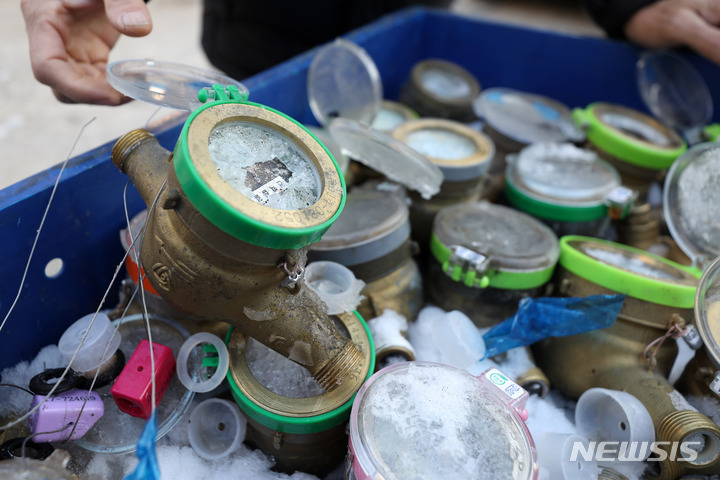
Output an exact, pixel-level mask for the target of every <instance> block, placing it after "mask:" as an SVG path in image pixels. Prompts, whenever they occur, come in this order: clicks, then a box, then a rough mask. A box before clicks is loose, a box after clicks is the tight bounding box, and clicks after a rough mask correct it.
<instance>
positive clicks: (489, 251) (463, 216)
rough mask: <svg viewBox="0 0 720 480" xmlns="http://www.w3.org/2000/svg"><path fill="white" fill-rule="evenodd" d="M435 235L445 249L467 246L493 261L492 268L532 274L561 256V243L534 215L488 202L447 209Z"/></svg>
mask: <svg viewBox="0 0 720 480" xmlns="http://www.w3.org/2000/svg"><path fill="white" fill-rule="evenodd" d="M433 233H434V234H435V235H436V236H437V238H438V240H440V242H442V243H443V244H444V245H445V246H447V247H450V246H452V245H458V246H463V247H465V248H468V249H470V250H472V251H474V252H477V253H480V254H482V255H485V256H486V257H488V258H489V259H490V268H493V269H497V270H503V271H515V272H528V271H535V270H544V269H547V268H549V267H552V266H553V265H555V263H556V262H557V259H558V256H559V252H560V251H559V246H558V239H557V236H556V235H555V233H553V231H552V230H551V229H550V228H549V227H547V226H546V225H545V224H543V223H542V222H540V221H539V220H536V219H535V218H533V217H531V216H530V215H528V214H526V213H523V212H520V211H518V210H514V209H512V208H508V207H503V206H501V205H495V204H491V203H487V202H477V203H465V204H458V205H454V206H452V207H448V208H444V209H443V210H441V211H440V212H439V213H438V214H437V216H436V217H435V222H434V223H433Z"/></svg>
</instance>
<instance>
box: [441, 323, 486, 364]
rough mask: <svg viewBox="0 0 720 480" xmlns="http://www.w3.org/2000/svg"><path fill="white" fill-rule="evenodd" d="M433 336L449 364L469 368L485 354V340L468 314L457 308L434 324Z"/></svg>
mask: <svg viewBox="0 0 720 480" xmlns="http://www.w3.org/2000/svg"><path fill="white" fill-rule="evenodd" d="M432 333H433V335H432V338H433V339H434V341H435V344H436V345H437V347H438V349H439V350H440V351H441V352H442V354H443V355H444V356H445V358H447V359H448V360H449V365H452V366H453V367H456V368H467V367H468V366H470V365H472V364H473V363H475V362H477V361H478V360H480V359H481V358H483V357H484V356H485V341H484V340H483V337H482V335H481V334H480V331H479V330H478V328H477V327H476V326H475V324H474V323H473V322H472V320H470V319H469V318H468V317H467V315H465V314H464V313H462V312H459V311H457V310H454V311H452V312H449V313H446V314H445V315H444V316H443V317H442V319H438V321H436V322H434V324H433V325H432Z"/></svg>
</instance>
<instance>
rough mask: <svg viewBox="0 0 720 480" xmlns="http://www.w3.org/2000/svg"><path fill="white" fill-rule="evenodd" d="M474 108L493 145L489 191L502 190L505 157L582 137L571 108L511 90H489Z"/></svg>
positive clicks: (476, 100) (576, 142) (485, 91)
mask: <svg viewBox="0 0 720 480" xmlns="http://www.w3.org/2000/svg"><path fill="white" fill-rule="evenodd" d="M473 108H474V109H475V113H476V114H477V116H478V117H480V118H481V119H482V120H483V132H484V133H485V134H486V135H487V136H488V137H490V138H491V139H492V141H493V143H494V144H495V158H494V160H493V163H492V165H491V166H490V171H489V174H490V179H491V180H492V181H491V183H490V186H489V189H490V192H495V193H494V195H496V194H497V192H498V191H500V190H502V189H503V187H504V185H503V183H504V182H503V175H504V173H505V168H506V160H505V157H506V156H507V155H509V154H511V153H517V152H519V151H520V150H522V149H523V148H525V147H527V146H529V145H532V144H533V143H538V142H557V143H565V142H569V143H574V144H579V143H581V142H583V141H585V134H584V133H583V132H582V131H581V130H580V129H579V128H577V126H575V124H574V123H573V121H572V118H571V113H570V109H569V108H568V107H566V106H565V105H563V104H562V103H560V102H558V101H556V100H553V99H551V98H548V97H545V96H542V95H536V94H533V93H529V92H521V91H518V90H513V89H510V88H488V89H486V90H483V92H482V93H481V94H480V95H479V96H478V97H477V98H476V99H475V101H474V103H473ZM490 198H492V197H490Z"/></svg>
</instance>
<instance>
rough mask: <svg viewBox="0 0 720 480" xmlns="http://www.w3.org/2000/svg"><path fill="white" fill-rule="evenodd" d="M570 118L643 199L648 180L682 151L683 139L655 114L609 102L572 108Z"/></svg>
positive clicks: (657, 178) (659, 177)
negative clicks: (659, 120) (654, 116)
mask: <svg viewBox="0 0 720 480" xmlns="http://www.w3.org/2000/svg"><path fill="white" fill-rule="evenodd" d="M573 118H574V119H575V121H576V122H577V124H578V125H579V126H580V127H581V128H583V129H584V130H585V133H586V135H587V140H588V145H589V146H590V147H592V148H594V149H595V150H597V151H598V153H599V154H600V156H601V157H602V158H604V159H605V160H607V161H608V162H610V163H611V164H612V165H613V166H614V167H615V168H617V170H618V172H619V173H620V176H621V177H622V183H623V185H625V186H626V187H628V188H631V189H633V190H635V191H637V192H638V193H639V194H640V198H641V199H642V200H644V199H645V196H646V195H647V192H648V189H649V188H650V184H652V183H653V182H656V181H662V178H663V176H664V174H665V171H666V170H667V169H668V168H669V167H670V165H672V163H673V162H674V161H675V159H676V158H678V157H679V156H680V155H682V154H683V152H685V150H686V148H687V145H686V143H685V141H684V140H683V139H682V138H681V137H680V136H679V135H678V134H677V133H676V132H675V131H673V130H671V129H670V128H668V127H666V126H665V125H663V124H661V123H660V122H658V121H657V120H655V119H654V118H652V117H650V116H648V115H645V114H644V113H641V112H638V111H636V110H633V109H631V108H627V107H623V106H621V105H615V104H612V103H602V102H597V103H592V104H590V105H588V106H587V108H585V109H584V110H582V109H575V111H573Z"/></svg>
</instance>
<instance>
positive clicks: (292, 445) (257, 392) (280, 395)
mask: <svg viewBox="0 0 720 480" xmlns="http://www.w3.org/2000/svg"><path fill="white" fill-rule="evenodd" d="M330 318H331V321H332V322H333V323H334V325H336V327H337V329H338V330H339V331H341V332H342V335H343V336H344V337H346V338H348V339H349V340H350V341H352V342H354V343H355V344H357V345H358V346H359V348H360V350H361V352H362V357H361V359H360V361H359V362H358V364H357V365H356V366H355V367H354V368H353V370H352V371H350V372H349V374H348V375H347V377H346V378H345V381H344V382H343V383H342V384H341V385H340V386H339V387H338V388H336V389H334V390H332V391H329V392H323V390H322V388H320V386H319V385H318V384H316V383H313V379H312V378H304V376H303V372H302V371H296V370H293V367H295V366H294V365H293V364H292V363H290V362H288V361H287V360H286V359H284V358H282V357H279V356H278V355H277V354H275V353H273V352H270V351H268V349H267V348H266V347H265V346H263V345H261V344H258V343H257V342H254V343H253V340H252V339H250V338H248V337H247V336H246V335H244V334H243V333H242V332H241V331H240V330H239V329H235V330H234V331H232V332H231V334H230V335H228V350H229V352H230V357H231V359H232V361H231V363H230V370H229V371H228V375H227V378H228V382H229V383H230V389H231V392H232V395H233V397H234V398H235V400H236V401H237V403H238V405H240V409H241V410H242V412H243V414H244V415H245V417H246V418H247V421H248V426H247V440H248V442H249V443H250V444H251V445H253V446H255V447H257V448H259V449H261V450H262V451H263V452H265V453H266V454H267V455H272V456H273V457H274V458H275V462H276V465H277V468H278V469H280V470H281V471H284V472H287V473H293V472H294V471H296V470H300V471H303V472H308V473H312V474H315V475H320V476H323V475H325V474H327V473H328V472H329V471H331V470H332V469H333V468H335V467H336V466H337V465H338V464H339V463H340V462H341V461H342V459H343V457H344V456H345V453H346V451H347V433H346V432H347V421H348V418H349V417H350V408H351V406H352V402H353V399H354V398H355V394H356V393H357V391H358V390H359V389H360V386H361V385H362V384H363V383H364V382H365V380H367V379H368V378H369V377H370V375H372V373H373V371H374V369H375V355H374V352H375V347H374V344H373V340H372V336H371V335H370V332H369V330H368V327H367V325H366V323H365V321H364V320H363V319H362V317H360V316H359V315H356V314H353V313H342V314H339V315H334V316H331V317H330ZM278 357H279V358H278Z"/></svg>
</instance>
